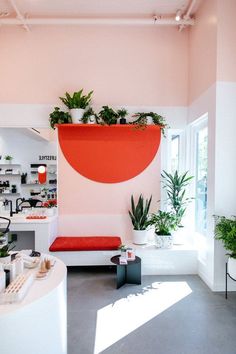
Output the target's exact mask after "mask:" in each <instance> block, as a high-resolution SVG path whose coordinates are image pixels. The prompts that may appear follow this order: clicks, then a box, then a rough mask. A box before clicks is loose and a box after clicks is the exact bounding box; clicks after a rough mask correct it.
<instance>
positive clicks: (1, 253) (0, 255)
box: [0, 242, 15, 263]
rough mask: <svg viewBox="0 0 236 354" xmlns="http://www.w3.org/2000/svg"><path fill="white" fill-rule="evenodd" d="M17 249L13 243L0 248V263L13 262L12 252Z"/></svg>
mask: <svg viewBox="0 0 236 354" xmlns="http://www.w3.org/2000/svg"><path fill="white" fill-rule="evenodd" d="M13 248H15V244H13V243H12V242H9V243H7V244H6V245H4V246H3V247H1V248H0V263H9V262H10V261H11V255H10V251H11V250H13Z"/></svg>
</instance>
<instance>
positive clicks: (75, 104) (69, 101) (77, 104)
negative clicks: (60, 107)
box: [59, 89, 93, 109]
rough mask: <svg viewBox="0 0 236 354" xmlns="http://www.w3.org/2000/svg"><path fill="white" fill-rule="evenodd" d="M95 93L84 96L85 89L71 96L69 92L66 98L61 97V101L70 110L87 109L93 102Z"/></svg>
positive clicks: (91, 92)
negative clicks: (92, 98)
mask: <svg viewBox="0 0 236 354" xmlns="http://www.w3.org/2000/svg"><path fill="white" fill-rule="evenodd" d="M92 94H93V91H90V92H89V93H88V94H87V95H83V89H81V90H80V91H78V92H74V93H73V94H72V95H70V94H69V93H68V92H66V93H65V97H59V98H60V100H61V101H62V102H63V103H64V104H65V105H66V107H68V108H69V109H73V108H82V109H85V108H86V107H87V106H88V105H89V103H90V102H91V97H92Z"/></svg>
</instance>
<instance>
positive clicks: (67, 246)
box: [49, 236, 121, 252]
mask: <svg viewBox="0 0 236 354" xmlns="http://www.w3.org/2000/svg"><path fill="white" fill-rule="evenodd" d="M120 245H121V238H120V237H119V236H78V237H71V236H68V237H65V236H64V237H62V236H60V237H57V238H56V239H55V241H54V242H53V243H52V244H51V246H50V248H49V251H51V252H60V251H105V250H117V249H118V248H119V246H120Z"/></svg>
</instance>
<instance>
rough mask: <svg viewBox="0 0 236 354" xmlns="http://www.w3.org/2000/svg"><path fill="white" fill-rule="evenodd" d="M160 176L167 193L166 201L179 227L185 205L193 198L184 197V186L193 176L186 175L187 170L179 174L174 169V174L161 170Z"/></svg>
mask: <svg viewBox="0 0 236 354" xmlns="http://www.w3.org/2000/svg"><path fill="white" fill-rule="evenodd" d="M161 177H162V182H163V185H164V186H163V188H164V189H165V190H166V193H167V202H168V204H169V206H170V207H171V211H172V212H173V213H174V214H175V217H176V220H177V226H178V227H181V226H182V225H181V221H182V218H183V216H184V214H185V212H186V208H187V205H188V204H189V203H190V202H191V200H192V199H193V198H187V197H186V187H187V186H188V185H189V183H190V181H191V180H192V179H193V176H188V171H187V172H184V173H183V174H179V173H178V171H175V172H174V174H171V173H168V172H166V171H163V173H162V174H161Z"/></svg>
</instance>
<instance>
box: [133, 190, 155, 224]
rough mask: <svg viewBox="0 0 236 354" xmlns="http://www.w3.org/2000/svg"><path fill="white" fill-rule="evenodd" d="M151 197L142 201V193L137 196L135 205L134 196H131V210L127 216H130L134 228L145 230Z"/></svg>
mask: <svg viewBox="0 0 236 354" xmlns="http://www.w3.org/2000/svg"><path fill="white" fill-rule="evenodd" d="M151 201H152V197H150V199H146V201H144V199H143V196H142V194H141V195H140V196H139V199H138V202H137V204H136V205H135V203H134V197H133V195H132V196H131V211H130V210H129V216H130V218H131V221H132V224H133V227H134V230H146V229H147V227H148V219H149V209H150V205H151Z"/></svg>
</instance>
